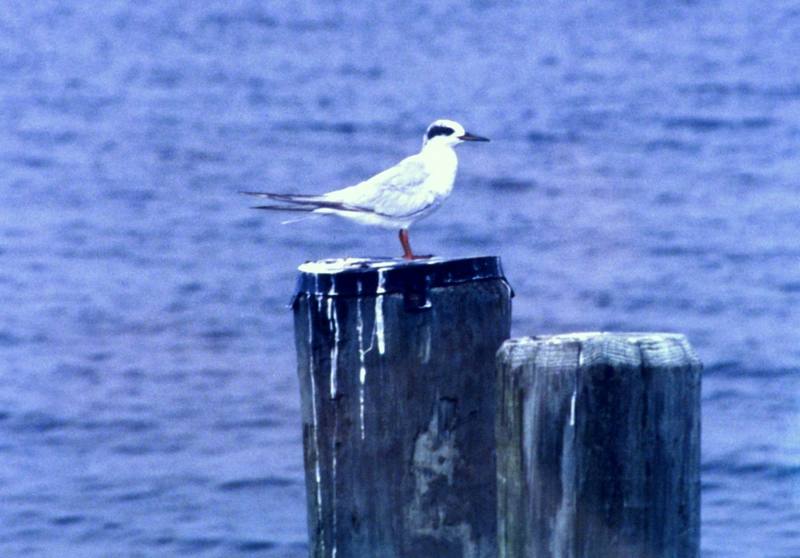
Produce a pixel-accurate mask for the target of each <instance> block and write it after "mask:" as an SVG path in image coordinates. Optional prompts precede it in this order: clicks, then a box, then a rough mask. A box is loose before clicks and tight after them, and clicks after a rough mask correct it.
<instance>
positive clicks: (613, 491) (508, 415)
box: [496, 333, 702, 558]
mask: <svg viewBox="0 0 800 558" xmlns="http://www.w3.org/2000/svg"><path fill="white" fill-rule="evenodd" d="M701 368H702V365H701V364H700V361H699V360H698V359H697V357H696V355H695V354H694V352H693V351H692V349H691V347H690V346H689V343H688V342H687V341H686V339H685V338H684V337H683V336H681V335H674V334H627V333H622V334H609V333H592V334H575V335H559V336H548V337H533V338H522V339H514V340H509V341H507V342H506V343H505V344H504V345H503V347H502V348H501V350H500V351H499V352H498V386H499V387H498V412H497V433H496V436H497V443H498V449H497V452H498V455H497V459H498V498H499V502H498V519H499V521H498V523H499V527H498V529H499V533H498V534H499V541H500V544H499V555H500V557H501V558H522V557H525V558H544V557H554V558H555V557H559V558H590V557H591V558H611V557H614V558H620V557H622V558H627V557H629V558H666V557H672V558H695V557H697V556H699V523H700V373H701Z"/></svg>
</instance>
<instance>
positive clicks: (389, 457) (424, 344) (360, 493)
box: [294, 279, 511, 558]
mask: <svg viewBox="0 0 800 558" xmlns="http://www.w3.org/2000/svg"><path fill="white" fill-rule="evenodd" d="M426 296H427V299H428V302H429V303H430V305H429V306H427V307H425V308H422V309H420V308H417V309H415V308H414V305H411V306H410V305H409V303H408V297H406V296H404V293H397V292H396V293H386V294H378V295H375V294H371V295H365V296H356V297H346V296H328V295H325V294H321V295H316V296H314V295H309V294H300V295H299V296H298V298H297V300H296V301H295V305H294V311H295V327H296V343H297V355H298V373H299V378H300V386H301V395H302V409H303V439H304V448H305V467H306V481H307V482H306V484H307V500H308V524H309V534H310V556H312V557H314V558H321V557H334V556H335V557H337V558H364V557H371V558H399V557H429V556H430V557H434V556H435V557H442V558H448V557H454V558H455V557H458V558H490V557H492V558H493V557H495V556H496V530H497V525H496V483H495V471H496V462H495V453H494V445H495V442H494V411H495V398H496V395H495V387H494V386H495V384H494V382H495V375H494V366H495V355H496V352H497V349H498V348H499V347H500V345H501V344H502V342H503V341H504V340H505V339H507V338H508V336H509V329H510V311H511V306H510V291H509V288H508V286H507V285H506V284H505V282H504V281H501V280H497V279H492V280H486V279H480V280H476V281H474V282H466V283H460V284H456V285H451V286H447V287H444V288H433V289H430V291H429V292H427V293H426Z"/></svg>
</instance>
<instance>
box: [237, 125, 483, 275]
mask: <svg viewBox="0 0 800 558" xmlns="http://www.w3.org/2000/svg"><path fill="white" fill-rule="evenodd" d="M464 141H489V140H488V139H487V138H484V137H481V136H475V135H472V134H470V133H468V132H467V131H466V130H464V127H463V126H461V124H459V123H458V122H454V121H453V120H444V119H442V120H437V121H435V122H434V123H433V124H431V125H430V126H428V129H427V130H426V131H425V136H424V137H423V140H422V149H421V150H420V152H419V153H417V154H416V155H412V156H410V157H407V158H405V159H403V160H402V161H400V162H399V163H397V164H396V165H395V166H393V167H389V168H388V169H386V170H385V171H383V172H380V173H378V174H376V175H375V176H373V177H372V178H369V179H367V180H365V181H363V182H360V183H358V184H356V185H355V186H349V187H347V188H342V189H340V190H334V191H332V192H328V193H326V194H318V195H308V194H275V193H271V192H242V193H243V194H247V195H251V196H259V197H262V198H269V199H270V200H273V201H276V202H281V205H260V206H256V207H255V209H271V210H282V211H307V212H311V213H317V214H324V215H338V216H339V217H344V218H346V219H350V220H351V221H355V222H357V223H361V224H364V225H374V226H378V227H383V228H389V229H400V244H402V246H403V258H405V259H407V260H412V259H417V258H425V257H430V256H415V255H414V253H413V252H412V250H411V244H410V243H409V240H408V228H409V227H410V226H411V225H412V224H413V223H415V222H416V221H419V220H420V219H422V218H423V217H426V216H427V215H429V214H430V213H432V212H433V211H434V210H435V209H436V208H438V207H439V205H441V203H442V202H443V201H444V200H445V199H447V197H448V196H449V195H450V193H451V192H452V191H453V182H455V178H456V169H457V168H458V157H456V152H455V149H454V148H455V146H456V145H458V144H460V143H461V142H464Z"/></svg>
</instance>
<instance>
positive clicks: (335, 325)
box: [328, 298, 340, 399]
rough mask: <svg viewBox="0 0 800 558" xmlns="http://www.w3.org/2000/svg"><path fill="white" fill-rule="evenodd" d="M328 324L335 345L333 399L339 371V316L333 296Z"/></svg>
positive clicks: (332, 363) (332, 361) (329, 304)
mask: <svg viewBox="0 0 800 558" xmlns="http://www.w3.org/2000/svg"><path fill="white" fill-rule="evenodd" d="M328 325H329V327H330V328H331V333H332V334H333V345H331V399H334V398H336V387H337V378H336V376H337V372H338V369H339V341H340V334H339V316H338V315H337V313H336V302H335V301H334V299H333V298H328Z"/></svg>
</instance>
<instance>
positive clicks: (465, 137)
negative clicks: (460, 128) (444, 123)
mask: <svg viewBox="0 0 800 558" xmlns="http://www.w3.org/2000/svg"><path fill="white" fill-rule="evenodd" d="M458 139H460V140H462V141H489V138H484V137H482V136H476V135H473V134H470V133H469V132H464V135H463V136H458Z"/></svg>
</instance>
